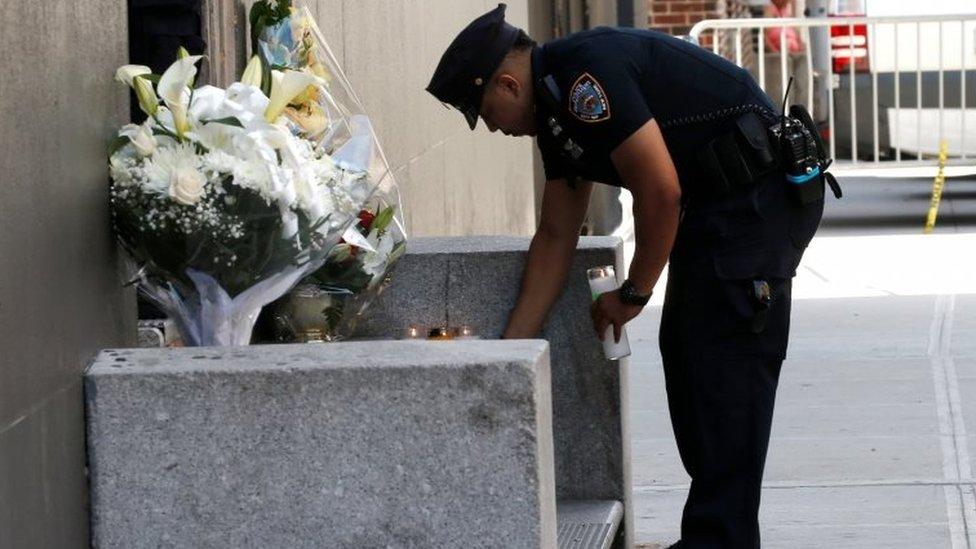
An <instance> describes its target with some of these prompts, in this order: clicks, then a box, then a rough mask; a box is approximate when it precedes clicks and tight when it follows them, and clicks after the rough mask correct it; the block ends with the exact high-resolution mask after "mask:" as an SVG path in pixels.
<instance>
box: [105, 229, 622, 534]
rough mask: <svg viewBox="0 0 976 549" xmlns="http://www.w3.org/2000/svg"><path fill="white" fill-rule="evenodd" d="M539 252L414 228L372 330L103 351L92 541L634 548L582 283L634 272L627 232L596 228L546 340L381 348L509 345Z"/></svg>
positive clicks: (611, 373) (614, 421)
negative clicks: (263, 342)
mask: <svg viewBox="0 0 976 549" xmlns="http://www.w3.org/2000/svg"><path fill="white" fill-rule="evenodd" d="M528 245H529V240H528V239H525V238H505V237H473V238H430V239H414V240H412V241H411V243H410V246H409V251H408V253H407V255H406V256H405V257H404V258H403V259H402V260H401V264H400V265H399V267H398V269H397V273H396V276H395V277H394V279H393V283H392V285H391V286H390V287H389V288H388V289H387V290H386V291H385V292H384V294H383V295H382V296H381V298H380V299H379V300H378V301H377V302H376V304H375V305H374V306H373V309H372V312H371V314H370V315H369V316H368V318H366V319H365V320H364V322H363V323H362V325H361V326H360V330H359V333H358V337H361V338H368V339H370V340H371V341H363V342H350V343H342V344H329V345H325V344H323V345H304V346H301V345H300V346H254V347H247V348H236V349H224V350H218V349H185V350H172V349H169V350H167V349H153V350H120V351H107V352H105V353H103V354H102V355H100V356H99V358H98V360H97V361H96V362H95V364H94V365H93V367H92V368H91V369H90V371H89V373H88V375H87V379H86V389H87V390H86V395H87V399H88V407H89V409H88V420H89V459H90V468H91V488H92V514H93V522H92V528H93V540H94V542H95V544H96V546H97V547H142V546H152V547H156V546H163V547H166V546H173V547H182V546H188V545H190V546H221V547H223V546H266V547H278V546H289V547H304V546H321V545H322V544H323V543H326V540H328V543H329V544H330V546H335V547H374V546H378V547H386V546H392V547H470V546H490V547H506V548H509V547H511V548H514V547H544V548H549V547H555V546H557V535H558V546H559V547H565V548H574V549H576V548H584V547H585V548H593V549H596V548H606V547H610V546H613V547H629V546H631V545H632V543H633V542H632V540H633V520H632V514H633V511H632V509H633V505H632V504H631V493H630V469H629V461H630V460H629V435H628V429H627V422H626V413H625V411H626V410H627V406H626V396H627V369H626V362H623V363H618V362H611V361H607V360H605V359H604V358H603V354H602V349H601V347H600V344H599V342H598V341H597V339H596V337H595V336H594V334H593V330H592V327H591V324H590V319H589V314H588V306H589V299H590V297H589V287H588V284H587V281H586V276H585V272H586V269H587V268H589V267H593V266H598V265H607V264H614V265H616V266H617V267H618V272H619V270H620V268H621V259H622V257H621V256H622V247H621V244H620V241H619V240H618V239H613V238H583V239H581V242H580V246H579V250H578V253H577V256H576V259H575V261H574V263H573V267H572V272H571V273H570V276H569V279H568V282H567V287H566V290H565V291H564V293H563V295H562V296H561V297H560V298H559V301H558V302H557V304H556V306H555V307H554V309H553V311H552V314H551V315H550V317H549V319H548V321H547V324H546V327H545V330H544V333H543V337H545V338H546V339H547V340H548V342H549V345H548V352H546V344H545V343H544V342H541V341H522V342H513V341H490V340H489V341H454V342H447V343H445V342H417V341H413V342H407V341H401V342H395V341H374V340H391V339H396V338H399V337H401V336H402V335H403V333H404V332H405V331H406V328H407V327H408V326H410V325H421V326H433V325H444V324H448V325H452V326H458V325H462V324H467V325H470V326H472V327H473V328H474V329H475V331H476V333H477V334H479V335H481V336H483V337H485V338H489V339H491V338H496V337H498V336H499V335H500V334H501V331H502V329H503V328H504V326H505V322H506V320H507V317H508V313H509V311H510V310H511V307H512V305H514V302H515V299H516V297H517V295H518V290H519V284H520V279H521V274H522V269H523V265H524V261H525V256H526V251H527V249H528ZM442 477H443V478H442ZM557 500H558V501H559V504H558V511H557V504H556V501H557ZM621 504H623V505H621ZM557 515H558V527H557ZM621 526H622V527H621ZM557 531H558V534H557ZM188 540H189V541H188Z"/></svg>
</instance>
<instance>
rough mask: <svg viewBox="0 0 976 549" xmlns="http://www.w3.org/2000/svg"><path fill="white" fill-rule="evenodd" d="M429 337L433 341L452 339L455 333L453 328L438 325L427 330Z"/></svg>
mask: <svg viewBox="0 0 976 549" xmlns="http://www.w3.org/2000/svg"><path fill="white" fill-rule="evenodd" d="M427 339H430V340H433V341H450V340H452V339H454V334H453V333H451V330H450V329H448V328H447V326H437V327H434V328H431V329H430V331H429V332H427Z"/></svg>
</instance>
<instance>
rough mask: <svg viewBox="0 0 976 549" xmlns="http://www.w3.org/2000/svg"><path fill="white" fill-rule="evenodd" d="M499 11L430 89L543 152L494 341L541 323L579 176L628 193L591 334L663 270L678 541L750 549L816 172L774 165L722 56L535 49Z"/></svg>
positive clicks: (761, 118)
mask: <svg viewBox="0 0 976 549" xmlns="http://www.w3.org/2000/svg"><path fill="white" fill-rule="evenodd" d="M504 14H505V5H504V4H500V5H499V6H498V8H496V9H495V10H492V11H491V12H489V13H487V14H485V15H483V16H481V17H479V18H478V19H476V20H475V21H473V22H472V23H471V24H470V25H468V27H466V28H465V29H464V30H463V31H462V32H461V33H460V34H459V35H458V37H457V38H456V39H455V40H454V41H453V42H452V43H451V45H450V46H449V47H448V49H447V51H446V52H445V53H444V55H443V58H442V59H441V61H440V64H439V65H438V67H437V69H436V71H435V73H434V75H433V78H432V79H431V82H430V85H429V86H428V88H427V90H428V91H429V92H430V93H431V94H432V95H434V96H435V97H436V98H437V99H439V100H441V101H442V102H444V103H446V104H449V105H452V106H454V107H456V108H457V109H458V110H460V111H461V112H462V113H463V114H464V116H465V118H466V119H467V122H468V124H469V125H470V127H471V128H472V129H474V128H475V125H476V124H477V121H478V119H479V118H481V119H482V120H484V122H485V124H486V125H487V126H488V128H489V129H490V130H491V131H492V132H494V131H501V132H502V133H504V134H506V135H511V136H522V135H531V136H536V138H537V143H538V147H539V149H540V151H541V153H542V159H543V163H544V167H545V173H546V179H547V183H546V186H545V192H544V196H543V200H542V212H541V219H540V224H539V227H538V230H537V232H536V234H535V236H534V238H533V240H532V245H531V247H530V248H529V254H528V259H527V265H526V268H525V273H524V277H523V281H522V288H521V292H520V296H519V298H518V301H517V303H516V305H515V307H514V309H513V310H512V312H511V315H510V318H509V321H508V325H507V327H506V329H505V333H504V337H506V338H531V337H535V336H536V335H537V334H538V332H539V331H540V329H541V327H542V323H543V321H544V319H545V317H546V314H547V313H548V311H549V309H550V307H551V306H552V304H553V303H554V301H555V300H556V298H557V297H558V295H559V293H560V292H561V290H562V287H563V284H564V282H565V280H566V275H567V272H568V270H569V267H570V263H571V261H572V256H573V253H574V250H575V248H576V242H577V238H578V235H579V229H580V226H581V224H582V222H583V216H584V213H585V212H586V206H587V201H588V197H589V193H590V189H591V185H592V183H591V182H599V183H603V184H607V185H615V186H620V187H624V188H626V189H628V190H629V191H630V192H631V193H632V195H633V201H634V221H635V228H636V252H635V255H634V259H633V262H632V263H631V265H630V269H629V273H628V275H629V276H628V278H627V280H626V281H625V282H623V284H622V285H621V287H620V289H618V290H617V291H614V292H609V293H606V294H603V295H602V296H600V297H599V299H598V300H597V301H596V303H595V304H594V306H593V308H592V311H591V312H592V316H593V323H594V330H595V331H596V333H597V334H598V336H599V335H600V334H603V333H604V330H605V329H606V327H607V326H609V325H613V326H614V332H615V337H619V332H620V329H621V327H622V326H623V325H624V324H625V323H626V322H628V321H629V320H631V319H632V318H634V317H635V316H637V315H638V314H639V313H640V312H641V310H642V308H643V307H644V306H645V305H646V304H647V302H648V300H649V298H650V296H651V291H652V289H653V288H654V286H655V283H656V282H657V280H658V277H659V276H660V274H661V272H662V270H663V268H664V266H665V264H666V263H668V262H669V260H670V269H669V273H668V282H667V293H666V295H665V300H664V308H663V313H662V320H661V331H660V347H661V354H662V357H663V359H664V372H665V379H666V385H667V394H668V405H669V408H670V413H671V421H672V426H673V429H674V434H675V438H676V440H677V444H678V449H679V452H680V455H681V460H682V462H683V464H684V467H685V469H686V470H687V472H688V474H689V475H690V476H691V479H692V482H691V490H690V493H689V495H688V500H687V503H686V505H685V508H684V513H683V518H682V522H681V541H680V542H679V543H678V545H677V546H679V547H682V548H698V547H729V548H754V547H759V524H758V510H759V496H760V486H761V481H762V473H763V467H764V463H765V457H766V449H767V446H768V442H769V431H770V424H771V421H772V412H773V401H774V397H775V393H776V385H777V381H778V378H779V372H780V366H781V364H782V361H783V359H784V357H785V353H786V345H787V334H788V330H789V318H790V284H791V279H792V277H793V276H794V274H795V269H796V267H797V265H798V263H799V261H800V257H801V255H802V253H803V250H804V249H805V247H806V246H807V244H808V242H809V241H810V239H811V238H812V237H813V234H814V232H815V231H816V228H817V225H818V223H819V221H820V216H821V214H822V209H823V177H812V175H816V174H813V173H812V172H814V171H815V170H814V168H813V167H808V168H807V169H806V170H805V172H804V173H808V174H810V175H811V177H807V176H806V175H803V173H801V174H800V175H799V176H792V177H791V176H789V175H788V173H785V172H784V170H786V167H785V164H784V161H783V159H782V158H780V157H781V154H780V153H781V151H782V149H780V148H777V147H776V146H774V143H773V141H772V138H771V137H770V136H769V132H768V130H767V128H769V127H771V126H774V125H775V124H776V123H777V121H778V120H780V121H781V118H780V117H779V114H778V113H776V112H775V111H774V107H773V103H772V102H771V101H770V99H769V98H768V97H767V96H766V95H765V94H764V93H763V92H762V90H761V89H760V88H759V87H758V86H757V85H756V83H755V81H754V80H753V79H752V78H751V76H750V75H749V74H748V73H747V72H746V71H745V70H743V69H741V68H739V67H737V66H735V65H733V64H731V63H729V62H728V61H726V60H725V59H723V58H721V57H719V56H717V55H715V54H713V53H711V52H708V51H706V50H703V49H702V48H700V47H698V46H696V45H693V44H690V43H687V42H685V41H682V40H680V39H677V38H674V37H671V36H668V35H665V34H662V33H657V32H653V31H644V30H634V29H611V28H598V29H593V30H588V31H584V32H580V33H577V34H573V35H570V36H568V37H566V38H562V39H558V40H555V41H552V42H549V43H546V44H543V45H536V44H535V43H534V42H533V41H532V40H531V39H530V38H529V37H528V36H527V35H526V34H525V33H524V32H523V31H521V30H520V29H517V28H515V27H513V26H511V25H509V24H508V23H506V22H505V19H504ZM819 167H820V166H817V167H816V168H817V169H819ZM824 167H825V166H824ZM817 173H819V172H817ZM804 177H807V179H806V180H803V178H804ZM801 183H804V185H802V188H803V189H804V190H803V192H802V193H800V192H798V189H800V188H801V185H800V184H801Z"/></svg>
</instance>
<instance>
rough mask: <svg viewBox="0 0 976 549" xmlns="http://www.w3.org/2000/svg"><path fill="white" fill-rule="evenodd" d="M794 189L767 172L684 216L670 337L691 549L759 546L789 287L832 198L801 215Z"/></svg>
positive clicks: (670, 299)
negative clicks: (688, 486) (761, 502)
mask: <svg viewBox="0 0 976 549" xmlns="http://www.w3.org/2000/svg"><path fill="white" fill-rule="evenodd" d="M811 184H818V185H820V183H811ZM789 185H790V184H789V183H787V182H786V181H785V179H784V177H783V175H782V173H778V174H773V175H769V176H766V177H764V178H762V179H761V180H760V181H759V182H757V183H756V184H755V185H754V186H753V187H750V188H748V189H744V190H740V191H738V192H735V193H732V194H731V195H729V196H727V197H725V198H722V199H719V200H712V201H710V202H697V203H696V201H694V200H692V201H691V202H690V203H689V204H688V205H687V206H686V207H685V209H684V211H683V214H682V219H681V224H680V226H679V229H678V235H677V239H676V241H675V246H674V249H673V251H672V254H671V260H670V267H669V273H668V283H667V294H666V297H665V302H664V309H663V313H662V319H661V331H660V346H661V354H662V357H663V359H664V374H665V380H666V387H667V395H668V407H669V409H670V414H671V422H672V426H673V429H674V434H675V439H676V441H677V444H678V451H679V453H680V454H681V460H682V463H683V465H684V467H685V470H686V471H687V472H688V475H689V476H691V490H690V493H689V495H688V500H687V503H686V504H685V508H684V513H683V516H682V521H681V542H679V544H678V545H677V547H680V548H681V549H699V548H722V549H726V548H731V549H740V548H741V549H753V548H758V547H759V522H758V512H759V499H760V489H761V483H762V476H763V467H764V465H765V460H766V450H767V447H768V445H769V432H770V426H771V423H772V418H773V403H774V401H775V397H776V386H777V383H778V381H779V374H780V366H781V365H782V362H783V359H784V358H785V355H786V345H787V339H788V335H789V324H790V299H791V296H790V291H791V279H792V277H793V275H794V274H795V268H796V266H797V264H798V263H799V261H800V258H801V256H802V254H803V251H804V249H805V248H806V246H807V244H808V243H809V241H810V239H811V238H812V237H813V234H814V233H815V232H816V229H817V225H818V224H819V222H820V217H821V215H822V213H823V201H822V200H820V201H817V202H814V203H811V204H808V205H805V206H803V205H801V204H800V202H799V200H797V199H795V198H794V196H793V195H792V191H793V189H791V188H789ZM763 282H765V283H766V284H767V285H768V289H769V296H770V300H769V301H768V302H766V303H764V302H763V300H762V299H759V297H757V293H762V291H763V285H762V284H763Z"/></svg>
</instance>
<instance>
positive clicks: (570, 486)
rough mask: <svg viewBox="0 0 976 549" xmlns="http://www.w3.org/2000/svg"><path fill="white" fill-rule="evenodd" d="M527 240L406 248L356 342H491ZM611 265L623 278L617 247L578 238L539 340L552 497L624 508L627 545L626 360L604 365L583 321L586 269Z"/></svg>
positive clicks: (420, 242)
mask: <svg viewBox="0 0 976 549" xmlns="http://www.w3.org/2000/svg"><path fill="white" fill-rule="evenodd" d="M530 242H531V239H529V238H522V237H507V236H490V237H437V238H417V239H412V240H411V241H410V242H409V245H408V251H407V254H406V255H405V256H404V257H403V259H401V262H400V264H399V266H398V267H397V271H396V273H395V274H394V277H393V282H392V284H391V286H390V287H389V288H387V290H386V291H385V293H384V294H383V295H382V296H381V297H380V298H379V299H378V300H377V301H376V303H375V306H374V307H375V308H376V313H375V316H373V317H372V318H371V319H369V320H368V321H367V322H365V323H364V326H363V329H361V330H359V332H358V334H357V335H358V336H360V337H372V338H383V337H398V336H399V335H400V334H402V333H403V331H404V330H405V329H406V327H407V326H408V325H410V324H418V325H421V326H425V327H426V326H428V324H425V323H424V319H431V318H436V319H442V320H440V322H442V323H446V324H449V325H451V326H460V325H463V324H467V325H470V326H471V327H473V328H474V330H475V332H476V333H477V334H479V335H481V336H482V337H485V338H497V337H499V336H501V334H502V331H503V330H504V328H505V324H506V322H507V320H508V315H509V313H510V311H511V309H512V307H513V306H514V304H515V300H516V299H517V297H518V293H519V289H520V286H521V279H522V271H523V269H524V266H525V260H526V255H527V252H528V248H529V244H530ZM603 265H614V266H615V267H616V271H617V275H618V278H622V277H623V274H624V272H625V271H624V265H623V246H622V243H621V241H620V239H618V238H615V237H582V238H580V240H579V245H578V247H577V252H576V255H575V258H574V261H573V264H572V267H571V271H570V273H569V276H568V278H567V281H566V287H565V289H564V291H563V293H562V294H561V296H560V297H559V299H558V300H557V302H556V304H555V305H554V306H553V309H552V311H551V312H550V314H549V317H548V319H547V321H546V324H545V327H544V328H543V333H542V335H541V337H543V338H545V339H546V340H548V341H549V344H550V357H551V363H552V405H553V420H552V421H553V434H554V439H555V442H554V446H555V463H556V469H555V471H556V493H557V495H558V497H559V498H560V499H595V500H617V501H621V502H624V503H625V506H624V507H625V520H624V523H625V528H626V529H627V531H628V537H629V539H632V537H631V535H632V524H633V520H632V506H631V505H629V502H630V501H631V494H630V485H631V482H630V481H631V472H630V458H629V456H630V435H629V428H628V425H627V417H626V413H624V412H623V411H624V410H626V409H627V402H626V399H627V395H628V390H627V385H628V381H627V373H628V361H627V360H623V361H619V362H615V361H608V360H606V359H605V358H604V356H603V350H602V347H601V344H600V342H599V340H598V339H597V337H596V335H595V333H594V331H593V327H592V322H591V320H590V315H589V306H590V290H589V283H588V281H587V279H586V270H587V269H589V268H590V267H595V266H603Z"/></svg>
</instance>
